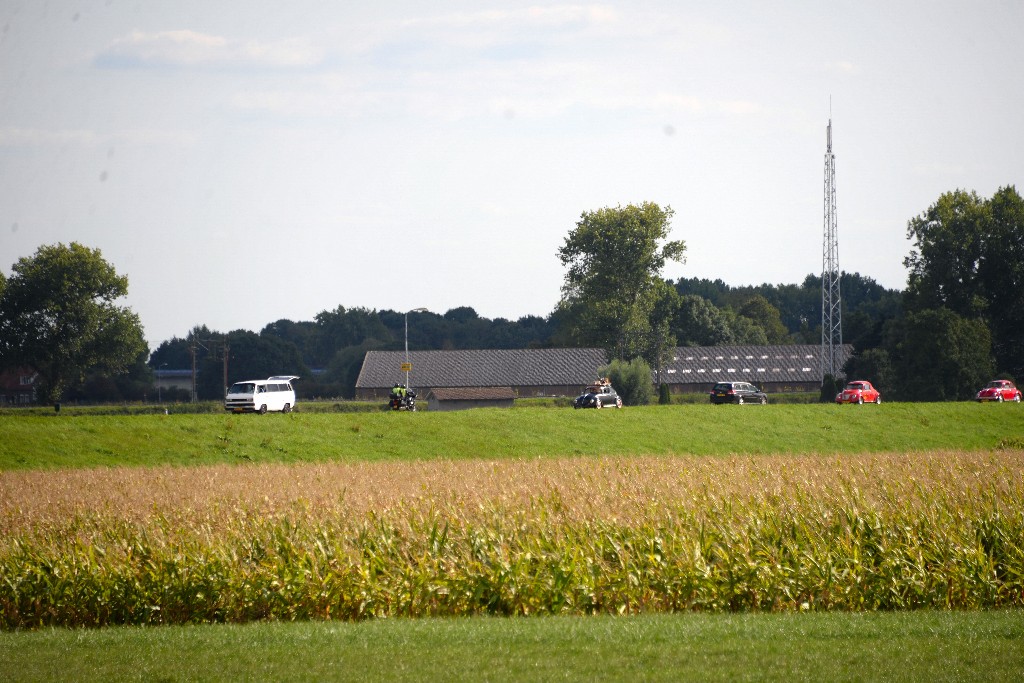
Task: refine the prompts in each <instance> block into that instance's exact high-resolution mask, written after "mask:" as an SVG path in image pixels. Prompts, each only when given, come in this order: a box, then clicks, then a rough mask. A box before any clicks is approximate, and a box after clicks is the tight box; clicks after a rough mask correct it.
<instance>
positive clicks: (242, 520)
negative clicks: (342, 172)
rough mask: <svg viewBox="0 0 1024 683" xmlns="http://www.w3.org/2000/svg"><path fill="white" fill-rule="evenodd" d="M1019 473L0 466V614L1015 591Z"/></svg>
mask: <svg viewBox="0 0 1024 683" xmlns="http://www.w3.org/2000/svg"><path fill="white" fill-rule="evenodd" d="M1022 470H1024V452H1022V451H1020V450H997V451H991V452H954V451H945V452H936V453H909V454H904V455H896V454H876V455H864V456H848V457H839V456H833V457H822V456H742V457H740V456H732V457H717V458H695V457H692V456H691V457H668V456H662V457H647V458H591V457H588V458H582V457H581V458H572V459H531V460H518V461H510V460H496V461H454V460H449V461H431V462H425V461H413V462H406V463H400V462H399V463H363V464H361V465H358V466H355V465H345V464H333V465H323V464H320V465H305V466H297V465H295V466H283V465H276V466H273V465H267V466H261V467H255V466H250V467H244V468H239V467H225V466H214V467H209V468H200V467H197V468H163V469H153V468H121V469H105V470H91V471H61V472H52V473H51V472H41V471H28V472H8V473H3V474H2V475H0V487H2V488H0V494H2V495H0V501H4V504H3V506H2V507H0V513H2V517H0V531H2V534H0V627H2V628H23V627H30V628H36V627H43V626H48V625H62V626H106V625H113V624H147V625H159V624H178V623H209V622H248V621H259V620H281V621H292V620H308V619H313V620H316V619H341V620H362V619H368V618H381V617H436V616H479V615H506V616H511V615H518V616H526V615H556V614H576V615H584V614H643V613H652V612H684V611H706V612H726V611H818V610H823V611H830V610H840V611H873V610H878V609H921V608H933V609H936V608H939V609H951V608H952V609H981V608H1000V607H1016V608H1019V607H1022V606H1024V540H1022V539H1024V476H1022ZM36 499H40V500H38V501H37V500H36Z"/></svg>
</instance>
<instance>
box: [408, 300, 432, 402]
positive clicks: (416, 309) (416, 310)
mask: <svg viewBox="0 0 1024 683" xmlns="http://www.w3.org/2000/svg"><path fill="white" fill-rule="evenodd" d="M426 312H427V309H425V308H414V309H412V310H411V311H406V312H405V367H406V371H405V388H406V389H411V388H412V387H410V386H409V370H408V368H409V314H410V313H426Z"/></svg>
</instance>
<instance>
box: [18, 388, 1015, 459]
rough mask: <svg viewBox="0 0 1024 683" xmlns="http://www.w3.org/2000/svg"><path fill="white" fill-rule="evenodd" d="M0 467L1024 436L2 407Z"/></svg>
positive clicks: (775, 423)
mask: <svg viewBox="0 0 1024 683" xmlns="http://www.w3.org/2000/svg"><path fill="white" fill-rule="evenodd" d="M0 434H2V435H3V438H2V439H0V470H12V469H24V468H30V469H38V468H44V469H45V468H67V467H94V466H153V465H163V464H171V465H207V464H216V463H248V462H321V461H336V460H338V461H378V460H387V461H396V460H409V459H435V458H454V459H467V458H488V459H505V458H535V457H566V456H578V455H595V456H600V455H667V454H680V455H711V456H717V455H727V454H768V453H777V454H812V453H821V454H832V453H850V454H855V453H882V452H896V453H899V452H908V451H924V450H932V449H966V450H973V449H991V448H996V447H1000V446H1011V447H1012V446H1016V447H1018V448H1019V447H1022V446H1024V409H1021V407H1020V406H1016V405H977V404H974V403H939V404H908V403H904V404H883V405H881V406H836V405H769V406H766V407H762V406H742V407H741V406H710V405H696V406H651V407H646V408H632V409H630V408H627V409H623V410H618V411H617V410H602V411H574V410H571V409H566V410H551V409H540V408H538V409H522V410H496V409H488V410H475V411H464V412H458V413H436V412H435V413H414V414H410V413H356V414H303V413H295V414H291V415H280V414H274V415H263V416H258V415H225V414H221V415H134V416H110V415H104V416H90V415H82V416H71V415H46V416H40V415H31V414H30V415H14V414H3V415H0Z"/></svg>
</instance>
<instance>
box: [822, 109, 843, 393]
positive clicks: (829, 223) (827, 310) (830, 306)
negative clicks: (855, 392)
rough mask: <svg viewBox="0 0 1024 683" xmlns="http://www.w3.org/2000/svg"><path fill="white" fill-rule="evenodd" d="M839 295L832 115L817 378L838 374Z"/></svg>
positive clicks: (827, 153)
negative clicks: (818, 370)
mask: <svg viewBox="0 0 1024 683" xmlns="http://www.w3.org/2000/svg"><path fill="white" fill-rule="evenodd" d="M842 308H843V307H842V298H841V297H840V293H839V232H838V229H837V227H836V155H835V154H833V153H832V118H831V116H830V117H829V119H828V128H827V146H826V148H825V235H824V240H823V242H822V250H821V379H822V382H824V380H825V375H831V376H832V377H833V378H836V377H838V376H839V373H840V372H841V371H842V367H841V366H840V365H839V352H840V350H841V348H842V346H843V320H842V315H843V313H842Z"/></svg>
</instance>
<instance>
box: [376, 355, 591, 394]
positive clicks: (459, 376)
mask: <svg viewBox="0 0 1024 683" xmlns="http://www.w3.org/2000/svg"><path fill="white" fill-rule="evenodd" d="M404 362H405V352H404V351H367V352H366V358H365V359H364V360H363V368H362V370H360V372H359V378H358V379H357V380H356V387H357V388H385V387H390V386H392V385H394V383H395V382H399V381H404V380H405V373H403V372H401V366H402V363H404ZM409 362H410V363H412V372H411V374H410V382H411V383H412V384H413V386H418V387H494V386H538V385H555V384H586V383H587V382H590V381H593V380H594V378H596V377H597V369H598V368H599V367H601V366H602V365H605V364H606V363H607V360H606V357H605V353H604V351H602V350H601V349H488V350H475V351H472V350H454V351H410V352H409Z"/></svg>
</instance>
